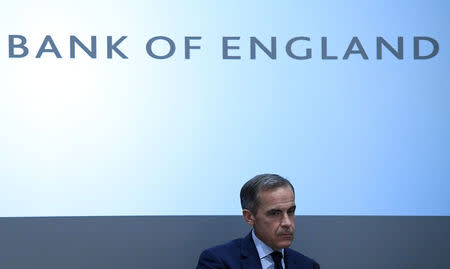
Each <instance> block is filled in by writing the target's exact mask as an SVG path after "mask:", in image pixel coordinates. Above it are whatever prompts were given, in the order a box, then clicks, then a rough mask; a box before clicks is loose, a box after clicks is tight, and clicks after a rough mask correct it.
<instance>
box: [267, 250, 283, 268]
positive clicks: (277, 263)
mask: <svg viewBox="0 0 450 269" xmlns="http://www.w3.org/2000/svg"><path fill="white" fill-rule="evenodd" d="M270 256H272V259H273V262H274V263H275V269H283V266H282V265H281V258H283V254H281V252H279V251H274V252H272V253H270Z"/></svg>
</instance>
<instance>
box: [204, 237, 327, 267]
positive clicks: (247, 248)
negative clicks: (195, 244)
mask: <svg viewBox="0 0 450 269" xmlns="http://www.w3.org/2000/svg"><path fill="white" fill-rule="evenodd" d="M284 264H285V266H286V269H320V267H319V264H318V263H316V262H315V261H314V260H312V259H310V258H308V257H306V256H304V255H302V254H300V253H299V252H297V251H295V250H292V249H289V248H285V249H284ZM207 268H209V269H213V268H214V269H219V268H220V269H253V268H255V269H259V268H262V267H261V261H260V259H259V255H258V251H257V250H256V246H255V243H254V242H253V238H252V233H251V232H250V233H249V234H248V235H247V236H246V237H244V238H239V239H236V240H233V241H231V242H229V243H226V244H224V245H220V246H216V247H213V248H210V249H207V250H205V251H203V252H202V254H200V258H199V259H198V264H197V269H207Z"/></svg>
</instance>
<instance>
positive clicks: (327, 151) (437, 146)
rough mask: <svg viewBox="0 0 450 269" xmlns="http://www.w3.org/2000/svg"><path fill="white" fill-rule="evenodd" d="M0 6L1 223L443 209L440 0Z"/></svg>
mask: <svg viewBox="0 0 450 269" xmlns="http://www.w3.org/2000/svg"><path fill="white" fill-rule="evenodd" d="M383 2H384V3H383ZM0 6H1V8H0V22H1V23H0V25H1V27H0V36H1V39H0V40H1V42H0V51H1V52H2V53H0V57H1V60H0V71H1V80H0V217H23V216H26V217H28V216H109V215H113V216H124V215H180V216H181V215H239V214H240V212H241V209H240V203H239V191H240V188H241V186H242V185H243V183H244V182H245V181H247V180H248V179H250V178H252V177H253V176H255V175H256V174H260V173H276V174H279V175H281V176H284V177H286V178H288V179H289V180H290V181H291V182H292V184H293V185H294V186H295V188H296V203H297V208H298V211H297V212H298V214H299V215H357V216H359V215H395V216H404V215H408V216H449V215H450V166H449V163H450V162H449V161H450V105H449V101H450V84H449V80H448V77H449V70H450V53H449V50H448V48H449V47H450V46H449V42H450V38H449V30H448V26H449V25H450V21H449V16H448V11H449V10H450V5H449V2H448V1H431V2H423V1H420V2H419V1H408V2H401V1H400V2H389V1H382V2H379V1H364V2H361V1H345V4H343V3H340V2H335V1H287V2H276V3H275V2H264V1H263V2H261V1H231V2H230V1H224V2H215V1H174V2H171V4H169V3H166V2H163V1H114V2H111V1H84V0H81V1H47V0H44V1H29V0H24V1H7V2H2V3H1V4H0Z"/></svg>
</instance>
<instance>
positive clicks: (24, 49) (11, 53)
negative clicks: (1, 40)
mask: <svg viewBox="0 0 450 269" xmlns="http://www.w3.org/2000/svg"><path fill="white" fill-rule="evenodd" d="M15 39H20V43H19V44H14V40H15ZM25 43H27V39H26V38H25V37H24V36H23V35H9V58H23V57H25V56H27V55H28V48H27V47H25ZM16 48H17V49H22V53H21V54H15V53H14V49H16Z"/></svg>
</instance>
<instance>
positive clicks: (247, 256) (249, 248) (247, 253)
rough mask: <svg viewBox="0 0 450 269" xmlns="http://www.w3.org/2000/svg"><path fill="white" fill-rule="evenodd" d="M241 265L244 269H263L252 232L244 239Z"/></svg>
mask: <svg viewBox="0 0 450 269" xmlns="http://www.w3.org/2000/svg"><path fill="white" fill-rule="evenodd" d="M241 263H242V268H262V265H261V261H260V259H259V255H258V251H257V250H256V246H255V243H254V242H253V239H252V233H251V232H250V233H249V234H248V235H247V236H246V237H244V238H243V239H242V245H241Z"/></svg>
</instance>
